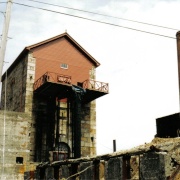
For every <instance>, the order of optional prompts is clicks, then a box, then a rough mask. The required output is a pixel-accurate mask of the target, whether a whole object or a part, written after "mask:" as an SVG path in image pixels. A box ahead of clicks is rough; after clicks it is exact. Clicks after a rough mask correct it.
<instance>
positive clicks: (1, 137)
mask: <svg viewBox="0 0 180 180" xmlns="http://www.w3.org/2000/svg"><path fill="white" fill-rule="evenodd" d="M4 122H5V124H4ZM33 131H34V127H33V126H32V121H31V117H30V116H29V115H28V114H26V113H18V112H11V111H0V172H1V174H2V176H3V178H4V179H18V178H19V179H23V177H24V172H25V171H34V169H35V166H36V165H35V164H34V163H33V164H32V162H33V158H34V157H33V156H31V153H32V152H33V151H34V149H32V146H31V138H32V137H31V133H32V132H33ZM2 176H1V178H2ZM3 178H2V179H3Z"/></svg>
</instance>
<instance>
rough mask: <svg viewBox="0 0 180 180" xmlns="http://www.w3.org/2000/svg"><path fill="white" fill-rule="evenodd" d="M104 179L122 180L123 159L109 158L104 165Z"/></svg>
mask: <svg viewBox="0 0 180 180" xmlns="http://www.w3.org/2000/svg"><path fill="white" fill-rule="evenodd" d="M105 179H114V180H122V179H123V158H122V157H114V158H110V159H109V160H108V161H107V162H106V163H105Z"/></svg>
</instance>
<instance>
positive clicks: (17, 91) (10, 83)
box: [1, 56, 28, 112]
mask: <svg viewBox="0 0 180 180" xmlns="http://www.w3.org/2000/svg"><path fill="white" fill-rule="evenodd" d="M27 59H28V57H27V56H26V57H24V58H22V60H21V61H20V62H19V63H18V64H17V65H16V67H15V68H14V69H13V70H12V71H11V72H10V73H8V72H7V73H6V72H5V79H4V80H3V81H2V93H1V105H2V109H4V108H5V106H6V110H9V111H17V112H24V109H25V96H26V78H27ZM6 77H7V78H6ZM5 102H6V104H5Z"/></svg>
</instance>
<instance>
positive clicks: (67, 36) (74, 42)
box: [25, 32, 100, 67]
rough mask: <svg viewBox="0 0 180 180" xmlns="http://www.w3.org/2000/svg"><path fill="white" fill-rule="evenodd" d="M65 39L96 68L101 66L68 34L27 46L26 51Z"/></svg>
mask: <svg viewBox="0 0 180 180" xmlns="http://www.w3.org/2000/svg"><path fill="white" fill-rule="evenodd" d="M63 37H64V38H66V39H67V40H68V41H69V42H70V43H71V44H73V45H74V46H75V47H76V48H77V49H78V50H79V51H81V53H83V54H84V55H85V56H86V57H87V58H88V59H89V60H90V61H91V62H92V63H93V64H94V66H95V67H98V66H99V65H100V63H99V62H98V61H97V60H96V59H94V58H93V57H92V56H91V55H90V54H89V53H88V52H87V51H86V50H85V49H84V48H83V47H82V46H81V45H80V44H78V43H77V42H76V41H75V40H74V39H73V38H72V37H71V36H70V35H69V34H68V33H67V32H65V33H63V34H60V35H58V36H55V37H52V38H50V39H47V40H45V41H42V42H39V43H37V44H33V45H31V46H27V47H26V48H25V49H27V50H28V51H30V50H33V49H35V48H37V47H39V46H43V45H45V44H47V43H50V42H52V41H55V40H57V39H60V38H63Z"/></svg>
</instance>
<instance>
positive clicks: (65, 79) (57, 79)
mask: <svg viewBox="0 0 180 180" xmlns="http://www.w3.org/2000/svg"><path fill="white" fill-rule="evenodd" d="M46 82H54V83H65V84H71V76H67V75H63V74H57V73H54V72H46V73H45V74H44V75H42V76H41V77H40V78H39V79H38V80H37V81H36V82H35V83H34V90H36V89H38V88H39V87H40V86H42V85H43V84H44V83H46Z"/></svg>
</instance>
